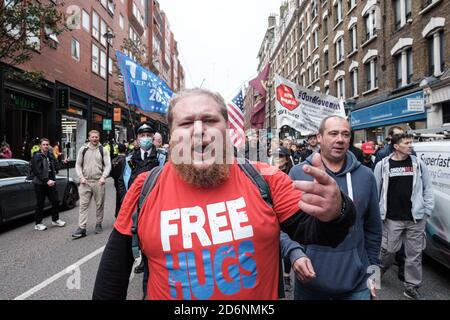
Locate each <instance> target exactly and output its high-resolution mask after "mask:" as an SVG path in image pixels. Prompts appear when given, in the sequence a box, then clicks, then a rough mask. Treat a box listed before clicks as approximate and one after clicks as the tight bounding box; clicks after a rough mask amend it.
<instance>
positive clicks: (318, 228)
mask: <svg viewBox="0 0 450 320" xmlns="http://www.w3.org/2000/svg"><path fill="white" fill-rule="evenodd" d="M341 197H342V201H344V205H345V209H344V211H343V212H342V215H341V216H340V217H339V218H338V219H336V220H334V221H330V222H322V221H320V220H318V219H317V218H315V217H313V216H310V215H308V214H306V213H304V212H303V211H301V210H299V211H298V212H297V213H296V214H294V215H293V216H292V217H290V218H289V219H287V220H286V221H284V222H283V223H281V230H283V231H284V232H286V233H287V234H288V235H289V237H290V238H291V239H292V240H294V241H296V242H298V243H300V244H304V245H307V244H318V245H323V246H330V247H333V248H334V247H337V246H338V245H339V244H340V243H341V242H342V241H343V240H344V239H345V237H347V234H348V231H349V229H350V227H351V226H352V225H353V224H354V222H355V217H356V210H355V206H354V204H353V202H352V200H351V199H350V198H349V197H348V196H347V195H345V194H344V193H343V192H341Z"/></svg>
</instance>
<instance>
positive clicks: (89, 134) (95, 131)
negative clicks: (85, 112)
mask: <svg viewBox="0 0 450 320" xmlns="http://www.w3.org/2000/svg"><path fill="white" fill-rule="evenodd" d="M92 133H96V134H97V135H98V136H99V137H100V132H98V131H97V130H91V131H89V133H88V138H89V137H90V136H91V134H92Z"/></svg>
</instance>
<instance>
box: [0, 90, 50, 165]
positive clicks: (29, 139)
mask: <svg viewBox="0 0 450 320" xmlns="http://www.w3.org/2000/svg"><path fill="white" fill-rule="evenodd" d="M4 102H5V105H4V107H5V118H6V121H5V127H6V130H5V133H6V141H7V142H8V143H9V145H10V147H11V151H12V153H13V157H14V158H23V159H25V160H30V157H31V156H30V153H29V150H30V148H31V145H32V143H33V141H34V140H35V139H36V138H42V137H44V136H47V135H48V130H47V126H48V121H47V120H48V119H47V113H48V112H49V111H48V109H50V108H49V106H51V105H52V103H53V102H52V101H51V100H50V97H49V99H48V100H45V98H44V99H42V98H37V97H35V96H32V95H27V94H25V93H22V92H18V91H14V90H5V100H4ZM53 142H54V141H52V143H53Z"/></svg>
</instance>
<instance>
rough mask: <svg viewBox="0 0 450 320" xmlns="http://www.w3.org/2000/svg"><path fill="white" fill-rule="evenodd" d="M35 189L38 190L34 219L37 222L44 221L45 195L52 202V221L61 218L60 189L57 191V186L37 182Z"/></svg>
mask: <svg viewBox="0 0 450 320" xmlns="http://www.w3.org/2000/svg"><path fill="white" fill-rule="evenodd" d="M34 190H35V192H36V200H37V203H36V212H35V214H34V220H35V222H36V224H39V223H42V219H43V210H44V204H45V197H48V200H50V203H51V204H52V221H56V220H58V219H59V208H58V191H56V186H53V187H49V186H48V185H40V184H35V185H34Z"/></svg>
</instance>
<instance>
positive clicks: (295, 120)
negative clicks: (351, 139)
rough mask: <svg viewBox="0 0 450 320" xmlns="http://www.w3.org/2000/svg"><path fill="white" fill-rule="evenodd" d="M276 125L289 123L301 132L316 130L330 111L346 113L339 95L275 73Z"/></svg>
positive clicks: (343, 115)
mask: <svg viewBox="0 0 450 320" xmlns="http://www.w3.org/2000/svg"><path fill="white" fill-rule="evenodd" d="M275 90H276V99H275V108H276V115H277V127H278V128H281V127H282V126H285V125H287V126H290V127H291V128H293V129H295V130H297V131H299V132H300V133H301V134H302V135H307V134H311V133H317V132H318V129H319V125H320V122H321V121H322V119H323V118H325V117H326V116H329V115H338V116H342V117H345V109H344V105H343V103H341V102H340V101H339V99H338V98H336V97H333V96H330V95H326V94H323V93H320V92H316V91H312V90H309V89H307V88H305V87H302V86H300V85H298V84H295V83H293V82H290V81H289V80H286V79H284V78H282V77H280V76H278V75H276V76H275Z"/></svg>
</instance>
